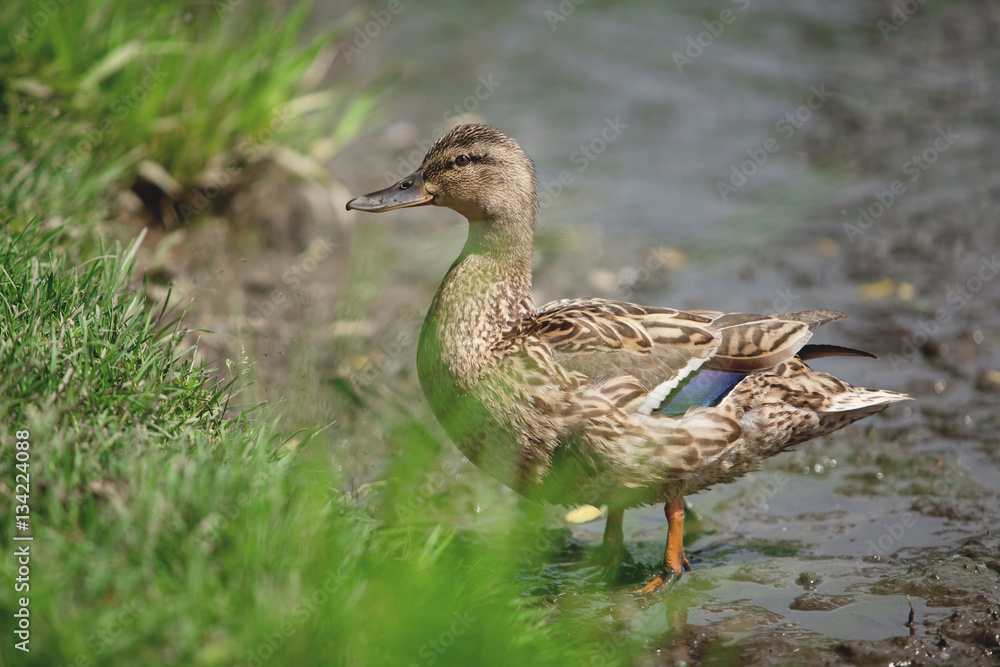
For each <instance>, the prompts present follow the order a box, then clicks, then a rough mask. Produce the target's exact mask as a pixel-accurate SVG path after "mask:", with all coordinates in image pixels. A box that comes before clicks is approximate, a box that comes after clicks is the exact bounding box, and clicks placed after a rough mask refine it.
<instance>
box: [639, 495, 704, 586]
mask: <svg viewBox="0 0 1000 667" xmlns="http://www.w3.org/2000/svg"><path fill="white" fill-rule="evenodd" d="M663 513H664V514H665V515H666V517H667V547H666V550H665V551H664V553H663V572H662V573H661V574H659V575H657V577H656V578H655V579H653V580H652V581H651V582H649V583H648V584H646V585H645V586H643V587H642V588H640V589H639V590H637V591H636V593H653V592H655V591H658V590H660V589H661V588H665V587H668V586H669V585H670V584H672V583H673V582H674V581H675V580H677V579H678V578H679V577H680V576H681V573H682V572H683V571H685V570H686V571H688V572H690V571H691V563H690V562H688V559H687V558H686V557H685V556H684V499H683V498H681V497H680V496H678V497H677V498H674V499H673V500H671V501H670V502H669V503H667V504H666V506H664V508H663Z"/></svg>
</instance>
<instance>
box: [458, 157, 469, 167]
mask: <svg viewBox="0 0 1000 667" xmlns="http://www.w3.org/2000/svg"><path fill="white" fill-rule="evenodd" d="M470 162H472V158H471V157H469V156H468V155H459V156H458V157H457V158H455V164H457V165H458V166H459V167H464V166H465V165H467V164H469V163H470Z"/></svg>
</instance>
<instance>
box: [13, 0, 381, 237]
mask: <svg viewBox="0 0 1000 667" xmlns="http://www.w3.org/2000/svg"><path fill="white" fill-rule="evenodd" d="M310 5H311V3H309V2H302V3H299V4H298V5H296V6H295V7H294V8H293V9H292V11H291V12H289V13H287V14H286V13H282V12H279V11H277V10H275V9H274V7H273V6H272V5H271V4H270V3H259V2H239V1H237V0H217V1H215V2H205V3H191V2H185V1H183V0H167V1H165V2H156V3H152V4H148V3H130V2H125V1H124V0H98V1H97V2H89V3H88V2H84V3H75V2H69V3H65V2H56V1H55V0H53V1H52V2H36V1H32V0H13V1H12V2H6V3H4V4H3V7H2V8H0V25H3V26H5V27H6V29H5V30H4V31H3V32H4V39H3V40H0V62H2V63H4V66H3V68H2V70H0V110H2V113H3V116H4V120H5V122H4V128H3V135H4V136H3V142H2V146H3V152H2V153H0V160H2V162H0V164H2V165H3V166H2V167H0V170H2V173H0V176H3V178H2V181H3V183H2V185H0V203H3V204H6V205H7V206H8V207H11V208H13V209H15V210H20V211H22V212H24V213H26V217H31V214H28V212H32V214H37V207H38V206H40V205H42V204H58V205H59V206H60V212H61V214H63V215H67V214H75V213H78V212H82V211H85V210H86V209H87V208H88V205H89V203H90V202H91V201H92V200H93V199H94V198H99V197H100V196H102V195H104V194H106V193H107V192H108V191H109V189H112V188H114V187H130V186H132V185H133V184H134V183H135V182H136V179H137V178H138V177H139V176H142V178H144V179H146V180H147V181H149V182H152V183H154V184H155V185H156V186H157V187H158V188H160V189H161V190H162V191H163V192H165V193H166V194H168V195H169V196H170V197H171V198H172V199H173V200H175V201H176V202H180V203H184V202H188V203H190V202H191V201H192V200H194V199H195V195H196V194H197V193H199V192H205V191H208V192H209V193H212V192H214V191H216V190H218V189H220V188H222V189H224V188H226V187H227V186H228V185H229V183H230V181H231V180H232V176H233V174H234V172H236V171H238V170H241V169H243V168H244V167H246V166H247V165H248V164H251V163H254V162H258V161H261V160H263V159H266V158H271V157H274V153H275V149H277V150H278V151H279V152H283V153H284V154H285V155H288V154H295V155H296V157H295V158H294V159H292V160H287V159H286V160H285V162H286V163H288V162H292V163H295V164H297V165H299V167H298V169H299V170H305V171H307V172H309V174H311V175H315V174H317V173H320V172H321V170H320V169H319V167H318V166H317V161H319V162H321V161H323V160H325V159H326V158H328V157H329V156H330V155H331V154H332V153H333V152H335V151H336V150H337V148H338V147H339V146H341V145H342V144H343V143H344V141H346V140H347V139H349V138H350V137H352V136H353V135H354V134H355V133H356V132H357V130H358V128H359V127H360V125H361V123H362V122H363V120H364V119H365V117H366V115H367V114H368V113H369V111H370V110H371V107H372V104H373V100H374V97H373V96H372V95H371V94H368V93H365V92H363V91H360V92H359V91H353V92H349V91H347V90H346V89H344V90H334V89H332V88H330V87H328V86H324V85H323V78H324V75H325V73H326V70H327V68H328V66H329V64H330V62H332V59H333V55H334V50H333V46H334V44H335V41H336V39H337V37H338V35H339V32H340V30H339V29H338V28H337V27H333V28H325V29H322V30H319V31H315V30H312V29H311V27H310V26H309V25H308V23H307V21H308V18H309V12H310ZM39 167H41V168H39ZM53 190H54V192H53ZM199 210H200V209H199ZM183 217H184V218H185V219H184V221H185V222H187V221H188V220H187V217H186V216H183Z"/></svg>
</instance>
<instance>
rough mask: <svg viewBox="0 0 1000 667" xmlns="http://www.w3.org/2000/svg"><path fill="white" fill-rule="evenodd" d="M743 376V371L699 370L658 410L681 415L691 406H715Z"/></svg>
mask: <svg viewBox="0 0 1000 667" xmlns="http://www.w3.org/2000/svg"><path fill="white" fill-rule="evenodd" d="M745 377H746V375H745V374H743V373H729V372H726V371H709V370H705V371H701V372H700V373H698V374H697V375H695V376H694V377H693V378H691V380H689V381H688V383H687V384H685V385H683V386H682V387H681V388H680V390H678V391H677V392H676V393H674V395H673V396H669V397H668V398H667V400H666V402H665V403H664V405H663V407H662V408H661V409H660V412H662V413H663V414H665V415H682V414H684V413H685V412H687V411H688V410H690V409H691V408H698V407H702V408H707V407H713V406H716V405H718V404H719V403H720V402H721V401H722V399H723V398H725V397H726V396H727V395H728V394H729V392H730V391H732V390H733V387H735V386H736V385H737V384H738V383H739V381H740V380H742V379H743V378H745Z"/></svg>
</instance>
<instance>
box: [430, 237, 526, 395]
mask: <svg viewBox="0 0 1000 667" xmlns="http://www.w3.org/2000/svg"><path fill="white" fill-rule="evenodd" d="M533 237H534V220H533V219H528V220H504V221H481V222H470V223H469V238H468V240H467V241H466V243H465V247H464V248H462V254H461V255H459V257H458V259H457V260H456V261H455V263H454V264H452V266H451V269H450V270H449V271H448V275H447V276H445V279H444V282H442V283H441V286H440V287H439V288H438V291H437V294H436V295H435V297H434V301H433V303H432V304H431V307H430V310H429V311H428V312H427V318H426V320H425V321H424V327H423V330H422V331H421V334H420V348H419V351H418V365H419V368H420V372H421V380H426V379H430V380H431V381H433V380H434V378H433V377H425V376H433V375H435V374H436V373H439V372H442V371H444V370H445V369H447V371H448V372H450V373H451V374H452V375H453V376H454V377H455V379H457V380H458V381H459V382H462V381H466V382H474V381H475V380H476V379H478V377H479V376H480V375H481V374H482V373H483V372H484V371H485V370H488V369H489V367H490V366H491V364H492V363H493V361H494V360H495V359H496V358H497V355H498V354H499V353H500V352H502V350H503V349H504V346H505V341H506V340H509V339H510V335H509V334H510V333H511V332H512V331H515V330H516V329H517V328H518V327H520V326H521V324H522V323H523V321H524V319H525V318H526V317H528V316H530V315H531V314H532V313H534V301H533V299H532V296H531V258H532V241H533Z"/></svg>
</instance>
